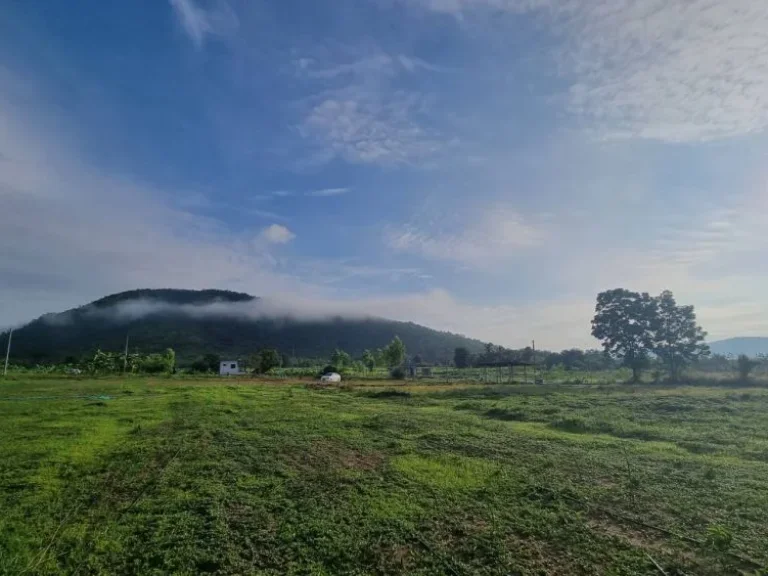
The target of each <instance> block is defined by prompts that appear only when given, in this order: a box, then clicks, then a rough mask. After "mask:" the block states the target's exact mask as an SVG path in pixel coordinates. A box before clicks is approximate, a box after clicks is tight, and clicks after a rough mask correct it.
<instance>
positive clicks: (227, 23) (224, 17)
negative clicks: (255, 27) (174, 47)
mask: <svg viewBox="0 0 768 576" xmlns="http://www.w3.org/2000/svg"><path fill="white" fill-rule="evenodd" d="M169 1H170V3H171V6H172V7H173V10H174V12H175V14H176V17H177V18H178V20H179V23H180V24H181V26H182V27H183V28H184V31H185V32H186V33H187V35H188V36H189V37H190V39H191V40H192V42H193V43H194V44H195V46H196V47H197V48H202V46H203V44H204V43H205V40H206V38H207V37H208V36H226V35H229V34H231V33H233V32H234V31H235V30H237V28H238V26H239V22H238V19H237V15H236V14H235V12H234V11H233V10H232V8H230V6H229V4H227V2H226V1H225V0H216V1H215V2H214V3H213V4H212V5H211V6H210V7H208V8H203V7H201V6H199V5H198V4H197V2H196V0H169Z"/></svg>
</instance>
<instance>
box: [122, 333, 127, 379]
mask: <svg viewBox="0 0 768 576" xmlns="http://www.w3.org/2000/svg"><path fill="white" fill-rule="evenodd" d="M127 369H128V334H126V335H125V354H124V355H123V374H125V371H126V370H127Z"/></svg>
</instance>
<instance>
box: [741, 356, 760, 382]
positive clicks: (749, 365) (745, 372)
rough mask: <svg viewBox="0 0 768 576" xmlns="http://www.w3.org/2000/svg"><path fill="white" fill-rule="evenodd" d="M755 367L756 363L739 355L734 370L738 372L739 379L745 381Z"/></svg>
mask: <svg viewBox="0 0 768 576" xmlns="http://www.w3.org/2000/svg"><path fill="white" fill-rule="evenodd" d="M755 366H757V362H755V361H754V360H752V359H751V358H750V357H749V356H747V355H746V354H740V355H739V357H738V359H737V360H736V370H738V372H739V378H741V379H742V380H746V379H748V378H749V373H750V372H752V370H753V369H754V368H755Z"/></svg>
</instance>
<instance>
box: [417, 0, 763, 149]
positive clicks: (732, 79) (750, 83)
mask: <svg viewBox="0 0 768 576" xmlns="http://www.w3.org/2000/svg"><path fill="white" fill-rule="evenodd" d="M417 4H418V5H420V6H422V7H424V8H427V9H429V10H432V11H435V12H438V13H445V14H451V15H453V16H456V17H457V18H460V19H462V20H464V19H469V18H471V17H473V16H478V15H482V14H485V15H488V16H489V17H490V15H492V14H493V13H494V12H497V11H499V10H503V11H508V12H511V13H523V12H527V11H538V12H539V13H540V14H541V15H542V16H543V18H544V21H547V22H548V23H549V25H550V26H549V29H550V31H552V32H553V33H554V34H555V37H556V38H558V40H559V45H558V46H556V47H554V48H553V55H554V58H555V60H556V63H557V65H558V67H559V70H560V73H561V75H562V76H563V77H564V78H565V79H567V80H568V81H570V82H571V86H570V89H569V90H568V93H567V95H566V97H567V102H568V104H567V106H568V109H569V110H570V112H571V113H573V114H575V115H577V116H579V117H581V118H583V119H584V120H585V122H586V123H588V125H589V126H590V127H592V128H594V129H595V131H596V132H597V133H598V135H600V136H601V137H607V138H625V137H641V138H648V139H657V140H663V141H671V142H692V141H693V142H695V141H707V140H714V139H719V138H727V137H730V136H736V135H741V134H748V133H753V132H760V131H763V130H765V129H766V127H768V98H766V94H768V65H767V64H766V62H768V35H766V34H765V30H766V28H768V4H766V3H764V2H756V1H754V0H733V1H731V2H721V1H719V0H419V1H418V2H417ZM485 21H486V20H484V21H483V22H485Z"/></svg>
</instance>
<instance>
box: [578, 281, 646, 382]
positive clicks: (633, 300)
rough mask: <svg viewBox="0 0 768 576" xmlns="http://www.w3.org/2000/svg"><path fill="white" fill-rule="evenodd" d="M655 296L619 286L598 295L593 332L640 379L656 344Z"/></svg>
mask: <svg viewBox="0 0 768 576" xmlns="http://www.w3.org/2000/svg"><path fill="white" fill-rule="evenodd" d="M656 306H657V302H656V299H654V298H651V297H650V296H649V295H648V294H647V293H645V292H644V293H642V294H640V293H638V292H631V291H629V290H625V289H623V288H616V289H614V290H607V291H605V292H601V293H600V294H598V295H597V305H596V306H595V317H594V318H593V319H592V336H594V337H595V338H597V339H598V340H601V341H602V343H603V349H604V350H605V351H606V352H607V353H608V354H610V355H611V356H613V357H615V358H618V359H620V360H621V361H622V363H623V364H624V365H625V366H627V367H628V368H630V369H631V370H632V379H633V380H634V381H637V380H639V379H640V374H641V371H642V369H643V368H645V367H646V366H647V364H648V357H649V353H650V352H651V351H652V350H653V344H654V323H655V318H656V311H655V309H656Z"/></svg>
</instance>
